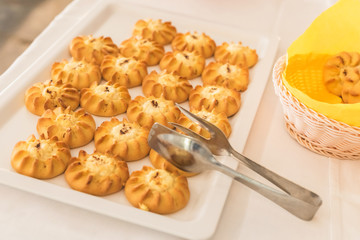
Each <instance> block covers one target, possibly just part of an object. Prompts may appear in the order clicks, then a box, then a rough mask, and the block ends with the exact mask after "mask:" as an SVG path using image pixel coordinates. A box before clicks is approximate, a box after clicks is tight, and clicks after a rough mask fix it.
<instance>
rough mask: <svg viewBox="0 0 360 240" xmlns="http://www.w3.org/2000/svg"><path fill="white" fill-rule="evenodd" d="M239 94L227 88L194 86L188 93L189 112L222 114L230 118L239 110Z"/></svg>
mask: <svg viewBox="0 0 360 240" xmlns="http://www.w3.org/2000/svg"><path fill="white" fill-rule="evenodd" d="M240 104H241V97H240V93H239V92H237V91H235V90H233V89H229V88H225V87H222V86H216V85H207V86H200V85H198V86H196V87H195V88H194V89H193V90H192V91H191V93H190V96H189V106H190V110H191V111H193V110H201V109H205V110H207V111H212V110H215V112H224V113H225V114H226V116H228V117H230V116H232V115H234V114H235V113H237V112H238V111H239V109H240Z"/></svg>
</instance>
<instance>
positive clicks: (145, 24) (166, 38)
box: [133, 19, 176, 45]
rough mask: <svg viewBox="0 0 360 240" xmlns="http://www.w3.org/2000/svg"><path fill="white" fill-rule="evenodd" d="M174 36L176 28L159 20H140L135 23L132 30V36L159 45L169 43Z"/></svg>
mask: <svg viewBox="0 0 360 240" xmlns="http://www.w3.org/2000/svg"><path fill="white" fill-rule="evenodd" d="M175 35H176V28H175V27H174V26H173V25H172V24H171V22H163V21H162V20H160V19H157V20H154V19H148V20H144V19H141V20H139V21H137V22H136V23H135V26H134V30H133V36H141V37H143V38H146V39H149V40H151V41H155V42H157V43H160V44H161V45H166V44H168V43H171V41H172V40H173V39H174V37H175Z"/></svg>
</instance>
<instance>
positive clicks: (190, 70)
mask: <svg viewBox="0 0 360 240" xmlns="http://www.w3.org/2000/svg"><path fill="white" fill-rule="evenodd" d="M204 66H205V58H204V57H203V56H202V55H200V54H199V53H197V52H189V51H183V52H180V51H174V52H167V53H165V55H164V57H163V58H162V59H161V61H160V69H161V70H164V69H166V70H167V71H169V72H175V73H177V74H179V75H180V76H182V77H185V78H187V79H193V78H196V77H198V76H200V75H201V73H202V71H203V70H204Z"/></svg>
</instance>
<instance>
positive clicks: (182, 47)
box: [171, 32, 216, 58]
mask: <svg viewBox="0 0 360 240" xmlns="http://www.w3.org/2000/svg"><path fill="white" fill-rule="evenodd" d="M171 46H172V49H173V50H174V51H175V50H178V51H190V52H193V51H197V52H198V53H200V54H201V55H203V56H204V57H205V58H209V57H211V56H212V55H214V52H215V48H216V44H215V41H214V40H212V39H211V38H210V37H209V36H208V35H206V34H205V33H202V34H199V33H197V32H194V33H190V32H187V33H185V34H184V33H178V34H177V35H176V36H175V38H174V40H173V41H172V43H171Z"/></svg>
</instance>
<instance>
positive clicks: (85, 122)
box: [36, 107, 96, 148]
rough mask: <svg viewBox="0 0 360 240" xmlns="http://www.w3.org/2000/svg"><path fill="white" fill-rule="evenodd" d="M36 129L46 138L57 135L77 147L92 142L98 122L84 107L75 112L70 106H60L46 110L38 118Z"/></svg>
mask: <svg viewBox="0 0 360 240" xmlns="http://www.w3.org/2000/svg"><path fill="white" fill-rule="evenodd" d="M36 129H37V131H38V133H39V135H41V134H43V135H44V137H45V138H52V137H54V136H56V137H57V138H58V139H59V140H61V141H64V142H65V143H66V144H67V145H68V146H69V147H70V148H77V147H81V146H84V145H86V144H88V143H89V142H91V140H92V139H93V137H94V132H95V129H96V124H95V120H94V118H93V117H92V116H91V115H90V114H87V113H86V112H85V110H84V109H82V108H80V109H78V110H77V111H75V112H74V111H72V110H71V109H70V107H68V108H66V109H62V108H60V107H58V108H55V109H54V110H50V109H48V110H46V111H45V112H44V114H43V115H42V116H41V117H40V118H39V119H38V122H37V125H36Z"/></svg>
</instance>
